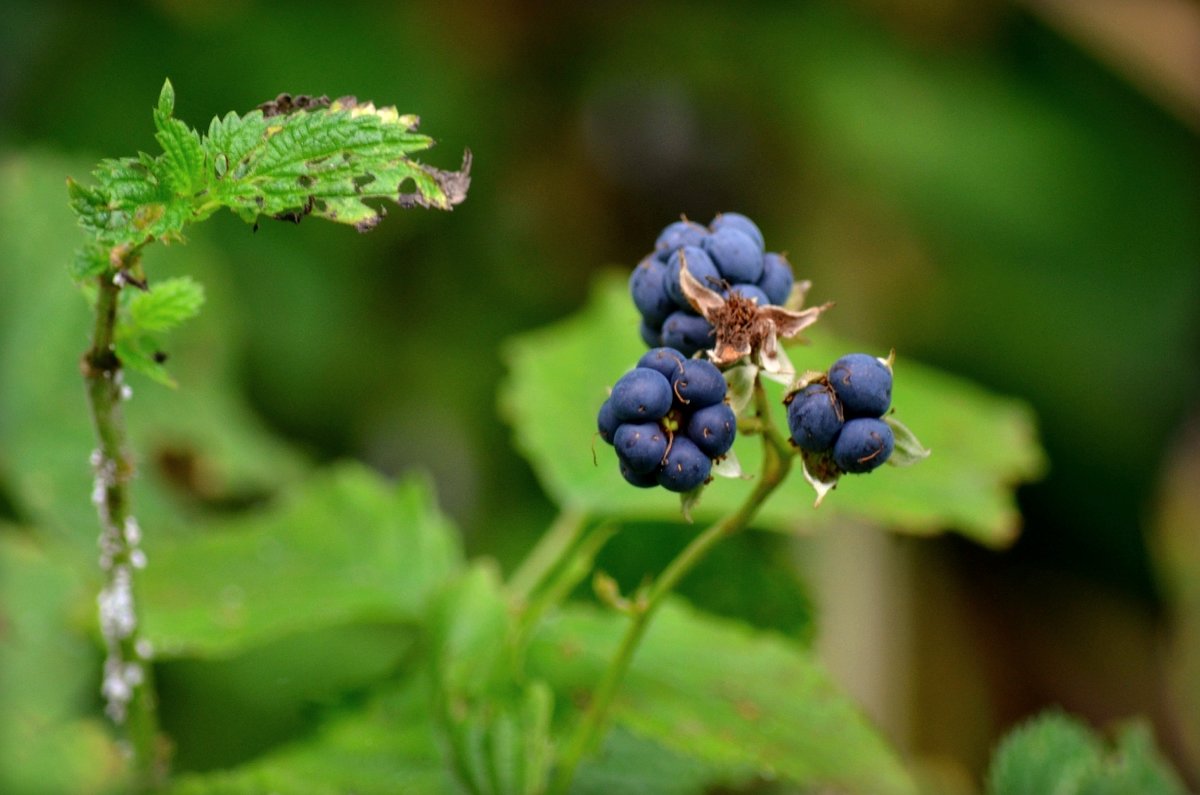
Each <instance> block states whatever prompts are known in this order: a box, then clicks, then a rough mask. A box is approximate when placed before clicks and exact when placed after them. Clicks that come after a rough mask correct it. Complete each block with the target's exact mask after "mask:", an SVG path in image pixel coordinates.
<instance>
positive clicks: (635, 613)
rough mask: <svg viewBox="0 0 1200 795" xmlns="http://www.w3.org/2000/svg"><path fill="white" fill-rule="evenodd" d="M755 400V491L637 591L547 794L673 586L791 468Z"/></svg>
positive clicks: (760, 395) (593, 732) (570, 768)
mask: <svg viewBox="0 0 1200 795" xmlns="http://www.w3.org/2000/svg"><path fill="white" fill-rule="evenodd" d="M754 401H755V407H756V409H757V413H758V418H759V420H760V422H761V423H762V426H761V432H762V436H763V467H762V473H761V475H760V476H759V479H758V483H757V484H756V485H755V487H754V491H753V492H751V493H750V496H749V497H747V498H746V501H745V502H743V503H742V505H741V507H739V508H738V509H737V510H736V511H734V512H733V513H731V514H729V515H728V516H726V517H724V518H723V519H721V520H719V521H717V522H716V523H714V524H712V525H710V526H709V527H708V528H706V529H705V530H704V532H702V533H700V535H698V536H696V537H695V538H694V539H692V541H691V543H689V544H688V545H687V546H686V547H684V549H683V551H681V552H680V553H679V554H678V555H677V556H676V557H675V559H674V560H672V561H671V562H670V563H669V564H668V565H667V567H666V568H665V569H663V571H662V573H661V574H660V575H659V576H658V577H657V578H656V579H655V580H654V582H653V583H652V584H651V585H650V586H649V588H647V589H645V590H643V591H642V592H641V593H639V594H638V595H637V596H636V597H635V598H634V599H633V601H632V604H631V610H630V624H629V627H628V628H627V629H626V630H625V635H624V637H623V638H622V639H621V644H620V646H618V647H617V652H616V654H615V655H614V656H613V658H612V660H610V661H609V664H608V668H607V669H606V670H605V672H604V676H603V677H602V678H601V680H600V683H599V684H598V685H597V686H596V690H595V691H594V692H593V693H592V697H591V700H590V702H589V704H588V707H587V710H586V711H585V712H584V714H583V717H582V718H580V721H579V723H578V724H577V725H576V726H575V730H574V732H573V733H572V735H571V737H570V740H569V742H568V744H567V746H566V749H565V750H564V752H563V755H562V757H561V759H560V760H559V766H558V770H557V772H556V774H555V780H554V784H553V786H551V788H550V792H551V793H552V795H565V793H566V792H567V790H568V789H569V788H570V786H571V781H572V779H574V777H575V770H576V768H577V767H578V766H579V763H580V762H581V761H582V760H583V757H584V756H585V755H586V754H588V753H589V752H591V750H592V749H593V748H594V747H595V745H596V744H597V743H598V742H599V740H600V737H601V735H602V733H603V731H604V728H605V724H606V723H607V721H608V714H609V709H610V707H611V706H612V701H613V699H614V697H615V696H616V694H617V690H618V688H619V687H620V685H621V681H622V680H623V679H624V678H625V673H626V672H627V671H628V670H629V666H630V664H631V663H632V662H633V656H634V653H635V652H636V651H637V648H638V645H639V644H640V643H641V640H642V638H643V636H644V635H645V634H646V629H647V628H648V627H649V625H650V620H651V619H652V618H653V616H654V614H655V612H656V611H657V610H658V608H659V607H660V606H661V605H662V603H663V601H664V600H665V599H666V597H667V596H668V595H669V594H670V593H671V591H672V590H674V588H675V586H676V585H678V584H679V582H680V581H681V580H682V579H683V578H684V577H686V576H687V574H688V573H689V572H690V571H691V570H692V569H693V568H695V567H696V565H697V564H698V563H700V561H702V560H703V559H704V558H705V556H707V555H708V553H709V552H710V551H712V549H713V548H714V547H715V546H716V545H717V544H718V543H720V542H721V540H722V539H724V538H727V537H729V536H731V535H734V534H735V533H738V532H740V531H742V530H744V529H745V528H746V527H747V526H748V525H749V524H750V522H751V521H752V520H753V519H754V515H755V514H756V513H757V512H758V509H759V508H760V507H761V506H762V504H763V503H764V502H765V501H766V500H767V498H768V497H769V496H770V495H771V492H773V491H774V490H775V489H776V488H777V487H778V486H779V484H781V483H783V481H784V480H786V479H787V475H788V472H789V471H790V470H791V466H792V457H793V451H792V449H791V448H790V447H789V446H788V444H787V442H786V441H785V440H784V439H783V437H782V436H781V435H780V434H779V432H778V431H777V430H776V428H775V426H774V423H773V422H772V420H771V413H770V405H769V404H768V401H767V397H766V393H765V392H764V391H763V388H762V384H761V383H760V382H757V381H756V382H755V384H754Z"/></svg>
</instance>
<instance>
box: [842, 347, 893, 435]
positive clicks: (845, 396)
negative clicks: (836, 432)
mask: <svg viewBox="0 0 1200 795" xmlns="http://www.w3.org/2000/svg"><path fill="white" fill-rule="evenodd" d="M829 383H831V384H832V385H833V390H834V391H835V392H837V396H838V399H839V400H841V401H842V407H843V409H844V414H845V417H846V419H850V418H852V417H882V416H883V413H884V412H885V411H887V410H888V406H890V405H891V403H892V371H891V370H889V369H888V368H887V365H885V364H884V363H883V362H881V361H879V360H878V359H876V358H875V357H874V356H871V355H869V354H866V353H851V354H848V355H846V356H843V357H842V358H840V359H838V360H837V361H836V362H834V363H833V367H830V368H829Z"/></svg>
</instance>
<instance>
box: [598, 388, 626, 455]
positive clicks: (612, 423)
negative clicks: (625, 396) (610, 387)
mask: <svg viewBox="0 0 1200 795" xmlns="http://www.w3.org/2000/svg"><path fill="white" fill-rule="evenodd" d="M620 425H621V421H620V420H619V419H617V415H616V412H614V411H613V405H612V398H609V399H608V400H605V401H604V402H603V403H601V404H600V413H599V414H598V415H597V416H596V430H597V431H599V432H600V438H601V439H603V440H604V441H606V442H608V443H609V444H612V443H613V437H614V436H615V435H616V433H617V428H618V427H620Z"/></svg>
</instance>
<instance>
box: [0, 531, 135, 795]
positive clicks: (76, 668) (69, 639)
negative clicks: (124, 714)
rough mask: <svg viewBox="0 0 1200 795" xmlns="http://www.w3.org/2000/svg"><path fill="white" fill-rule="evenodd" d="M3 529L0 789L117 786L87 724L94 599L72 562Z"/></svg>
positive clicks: (108, 748) (100, 738) (99, 740)
mask: <svg viewBox="0 0 1200 795" xmlns="http://www.w3.org/2000/svg"><path fill="white" fill-rule="evenodd" d="M54 557H55V556H53V555H50V554H47V553H46V552H44V551H42V550H41V549H39V548H38V547H36V546H35V545H34V544H33V543H32V542H31V541H30V540H29V538H28V537H21V536H18V535H17V533H16V531H15V530H14V529H13V528H11V527H8V526H2V525H0V715H3V716H4V718H3V720H0V791H2V792H97V791H104V790H111V789H115V785H116V784H117V783H118V782H119V778H118V777H119V771H120V770H121V768H122V763H121V759H120V752H119V750H118V749H117V747H116V745H115V743H113V742H112V740H111V739H110V737H109V733H108V731H107V729H106V728H105V727H104V725H103V724H102V723H100V722H99V721H97V720H92V719H88V718H85V717H84V715H86V714H87V713H88V712H89V711H90V709H91V706H92V704H93V701H94V698H95V688H96V686H97V685H96V683H97V681H98V673H97V666H98V663H97V659H96V657H95V650H94V647H93V645H92V643H91V641H90V639H89V638H88V637H87V636H86V635H85V634H84V633H83V632H81V631H80V630H79V625H80V624H81V623H83V618H82V611H90V610H94V609H95V608H94V604H95V601H94V596H92V594H90V593H88V592H87V588H86V585H85V583H84V582H83V580H82V578H81V577H79V576H78V574H77V573H76V572H74V571H73V570H72V569H70V568H69V567H68V566H65V565H63V564H62V563H61V562H58V561H56V560H54Z"/></svg>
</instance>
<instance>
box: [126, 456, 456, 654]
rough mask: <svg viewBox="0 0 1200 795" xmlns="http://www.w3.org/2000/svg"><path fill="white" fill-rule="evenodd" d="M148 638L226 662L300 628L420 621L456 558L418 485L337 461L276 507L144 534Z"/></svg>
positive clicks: (163, 649)
mask: <svg viewBox="0 0 1200 795" xmlns="http://www.w3.org/2000/svg"><path fill="white" fill-rule="evenodd" d="M145 548H146V551H147V553H148V555H149V558H150V565H149V566H147V568H146V570H145V571H144V572H143V573H142V579H141V581H140V583H139V587H140V588H141V592H142V594H144V597H143V604H144V613H143V628H144V636H145V637H147V638H149V639H150V640H151V641H152V642H153V643H154V647H155V649H156V655H158V656H159V657H164V656H165V657H177V656H183V655H188V656H208V655H223V654H230V653H232V652H234V651H237V650H239V649H243V648H247V647H249V646H253V645H255V644H259V643H263V642H265V641H267V640H271V639H274V638H279V637H282V636H284V635H287V634H290V633H292V632H297V631H300V630H311V629H313V628H316V627H321V626H329V625H335V624H345V623H351V622H354V621H364V620H380V621H383V620H387V621H399V622H415V621H417V620H418V619H420V618H423V616H424V612H425V609H426V602H427V601H428V599H429V598H430V596H431V594H432V592H433V590H434V589H435V588H436V587H437V586H439V585H440V584H441V583H442V582H443V581H444V580H445V579H446V577H448V576H449V575H450V574H451V573H452V572H454V571H455V569H456V568H457V567H458V565H459V561H460V556H461V552H460V550H459V548H458V541H457V538H456V536H455V534H454V533H453V531H452V530H451V528H450V526H449V524H448V522H447V521H446V519H445V518H443V517H442V516H441V515H440V514H439V513H438V512H437V509H436V507H435V506H434V503H433V500H432V498H431V496H430V495H429V493H428V489H427V488H426V487H425V485H424V484H423V483H421V482H419V481H407V482H404V483H402V484H400V485H399V486H392V485H390V484H388V483H387V482H386V481H384V479H383V478H381V477H380V476H379V475H376V474H374V473H372V472H370V471H369V470H367V469H366V468H364V467H361V466H357V465H351V464H343V465H340V466H338V467H336V468H334V469H332V470H330V471H329V472H326V473H323V474H321V475H319V476H317V477H315V478H314V479H312V480H311V481H310V482H308V483H304V484H300V485H299V486H297V487H296V488H295V489H293V490H292V491H291V492H290V493H288V494H287V495H286V496H284V497H283V498H281V499H280V500H279V502H278V504H277V505H275V506H272V507H271V508H268V509H266V510H263V511H259V512H256V513H252V514H248V515H246V516H241V517H238V518H236V519H231V520H228V521H227V522H221V523H218V524H216V525H214V526H211V527H208V528H207V529H206V531H205V533H204V534H203V535H199V536H193V537H186V538H175V539H158V538H151V537H149V536H148V537H147V539H146V542H145Z"/></svg>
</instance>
